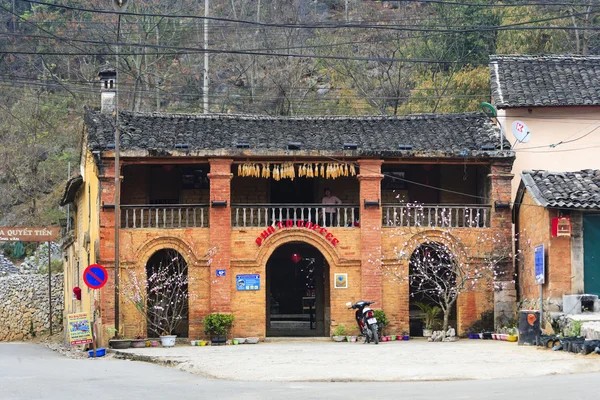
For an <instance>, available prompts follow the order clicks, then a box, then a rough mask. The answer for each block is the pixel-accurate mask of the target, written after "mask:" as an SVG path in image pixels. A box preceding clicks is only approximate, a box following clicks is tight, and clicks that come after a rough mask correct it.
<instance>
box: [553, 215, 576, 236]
mask: <svg viewBox="0 0 600 400" xmlns="http://www.w3.org/2000/svg"><path fill="white" fill-rule="evenodd" d="M552 236H554V237H558V236H566V237H570V236H571V218H569V217H559V218H552Z"/></svg>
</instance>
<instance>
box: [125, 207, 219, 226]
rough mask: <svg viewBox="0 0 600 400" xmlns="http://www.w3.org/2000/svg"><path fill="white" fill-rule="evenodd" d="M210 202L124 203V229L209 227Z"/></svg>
mask: <svg viewBox="0 0 600 400" xmlns="http://www.w3.org/2000/svg"><path fill="white" fill-rule="evenodd" d="M208 214H209V213H208V204H160V205H122V206H121V228H122V229H144V228H146V229H176V228H208Z"/></svg>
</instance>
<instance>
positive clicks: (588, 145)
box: [498, 106, 600, 200]
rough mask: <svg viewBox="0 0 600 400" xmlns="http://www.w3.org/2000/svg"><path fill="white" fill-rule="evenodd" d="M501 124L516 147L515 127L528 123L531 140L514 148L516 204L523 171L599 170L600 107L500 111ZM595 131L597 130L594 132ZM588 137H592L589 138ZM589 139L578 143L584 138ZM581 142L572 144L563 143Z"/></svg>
mask: <svg viewBox="0 0 600 400" xmlns="http://www.w3.org/2000/svg"><path fill="white" fill-rule="evenodd" d="M498 120H499V122H500V123H501V124H502V128H503V131H504V134H505V135H506V138H507V139H508V140H509V141H510V143H511V144H513V143H515V137H514V135H513V134H512V129H511V127H512V123H513V122H514V121H515V120H520V121H523V122H525V124H526V125H527V127H528V128H529V131H530V136H531V139H530V140H529V142H527V143H519V142H517V143H516V145H514V146H513V149H514V150H515V153H516V160H515V163H514V165H513V174H515V178H514V179H513V181H512V198H513V200H514V198H515V195H516V192H517V189H518V187H519V183H520V181H521V172H522V171H523V170H532V169H541V170H549V171H553V172H565V171H577V170H581V169H600V107H598V106H590V107H532V108H529V109H528V108H514V109H508V110H499V111H498ZM594 129H596V130H594ZM588 133H589V134H588ZM586 134H588V135H587V136H585V137H583V138H581V139H578V138H580V137H582V136H584V135H586ZM573 139H578V140H576V141H574V142H571V143H565V144H558V145H556V146H555V147H553V148H552V147H550V145H552V144H557V143H559V142H561V141H568V140H573Z"/></svg>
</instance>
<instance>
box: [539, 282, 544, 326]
mask: <svg viewBox="0 0 600 400" xmlns="http://www.w3.org/2000/svg"><path fill="white" fill-rule="evenodd" d="M542 287H543V285H540V331H541V330H543V328H544V289H543V288H542Z"/></svg>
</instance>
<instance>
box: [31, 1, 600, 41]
mask: <svg viewBox="0 0 600 400" xmlns="http://www.w3.org/2000/svg"><path fill="white" fill-rule="evenodd" d="M20 1H23V2H27V3H33V4H40V5H45V6H48V7H54V8H62V9H67V10H74V11H82V12H89V13H98V14H113V15H123V16H140V17H161V18H189V19H201V20H204V19H206V20H210V21H222V22H234V23H238V24H247V25H256V26H263V27H269V28H302V29H307V28H309V29H338V28H359V29H365V28H367V29H392V30H409V31H417V32H423V31H425V32H432V31H436V32H443V33H452V32H455V33H469V32H473V31H480V30H492V31H496V30H505V29H504V28H506V27H510V26H519V25H524V24H530V23H538V22H546V21H554V20H559V19H565V18H572V17H574V16H579V15H587V14H589V13H588V12H579V13H573V14H569V15H564V16H558V17H551V18H544V19H539V20H534V21H527V22H521V23H516V24H510V25H507V26H493V27H492V26H488V27H481V28H472V29H465V30H449V29H443V30H436V29H422V28H396V27H394V26H388V25H380V24H354V23H345V24H277V23H269V22H257V21H250V20H242V19H234V18H223V17H204V16H198V15H181V14H157V13H139V12H138V13H136V12H119V11H113V10H95V9H89V8H81V7H74V6H66V5H59V4H52V3H46V2H41V1H36V0H20ZM530 28H534V29H554V28H549V27H546V28H535V27H530ZM578 29H580V30H581V29H587V28H578ZM599 29H600V28H599ZM592 30H594V29H592Z"/></svg>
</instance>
